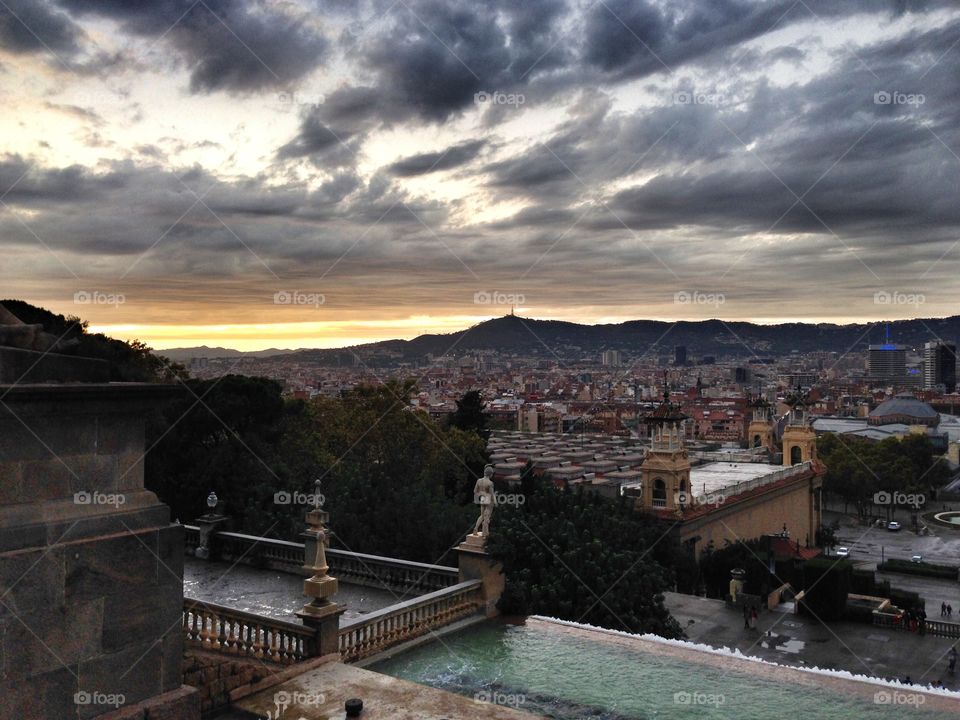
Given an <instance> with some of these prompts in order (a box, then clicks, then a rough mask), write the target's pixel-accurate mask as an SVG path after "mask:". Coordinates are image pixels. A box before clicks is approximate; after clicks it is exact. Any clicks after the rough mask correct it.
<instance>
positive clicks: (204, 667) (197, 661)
mask: <svg viewBox="0 0 960 720" xmlns="http://www.w3.org/2000/svg"><path fill="white" fill-rule="evenodd" d="M268 675H270V670H269V669H268V668H267V667H266V666H265V665H264V663H262V662H259V661H257V660H251V659H245V658H236V657H230V656H229V655H220V654H218V653H212V652H204V651H201V650H188V651H187V653H186V655H185V656H184V659H183V682H184V684H185V685H189V686H191V687H195V688H196V689H197V691H198V693H199V696H200V709H201V712H203V713H204V714H207V713H209V712H211V711H213V710H218V709H220V708H223V707H226V706H227V705H229V704H230V702H231V693H232V694H233V697H234V698H236V697H245V696H246V695H248V694H249V693H250V692H252V691H253V688H254V687H255V686H257V685H258V684H259V683H260V681H262V680H263V679H264V678H266V677H267V676H268Z"/></svg>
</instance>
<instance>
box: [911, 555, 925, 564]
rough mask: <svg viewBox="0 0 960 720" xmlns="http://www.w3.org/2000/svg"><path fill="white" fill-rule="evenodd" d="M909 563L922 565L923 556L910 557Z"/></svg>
mask: <svg viewBox="0 0 960 720" xmlns="http://www.w3.org/2000/svg"><path fill="white" fill-rule="evenodd" d="M910 562H914V563H922V562H923V555H913V556H911V557H910Z"/></svg>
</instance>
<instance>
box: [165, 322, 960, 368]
mask: <svg viewBox="0 0 960 720" xmlns="http://www.w3.org/2000/svg"><path fill="white" fill-rule="evenodd" d="M938 338H941V339H944V340H948V341H955V340H956V339H957V338H960V316H958V315H953V316H951V317H947V318H925V319H924V318H918V319H913V320H894V321H889V322H882V321H878V322H876V323H855V324H849V325H836V324H832V323H800V322H797V323H782V324H777V325H758V324H756V323H750V322H734V321H724V320H702V321H694V322H691V321H682V322H665V321H659V320H630V321H627V322H623V323H619V324H608V325H583V324H579V323H573V322H566V321H562V320H537V319H534V318H525V317H520V316H514V315H505V316H503V317H499V318H494V319H492V320H486V321H484V322H481V323H478V324H477V325H474V326H472V327H470V328H467V329H466V330H465V331H461V332H455V333H446V334H426V335H419V336H418V337H415V338H413V339H412V340H384V341H380V342H375V343H368V344H364V345H355V346H353V347H350V348H340V349H323V350H321V349H303V350H295V351H290V350H260V351H257V352H255V353H243V354H244V355H248V356H250V357H259V358H265V357H270V356H278V355H285V356H286V357H285V358H282V359H283V360H290V361H299V362H315V363H318V364H324V365H342V366H350V365H353V364H354V362H355V358H356V357H357V356H359V357H361V358H362V359H363V361H364V363H369V362H376V363H378V364H380V363H381V362H383V363H391V362H401V361H402V362H419V361H422V360H425V359H426V357H427V356H428V355H431V356H433V357H438V356H441V355H462V354H465V353H471V352H476V351H481V350H494V351H497V352H499V353H503V354H516V355H534V356H540V357H543V358H545V359H550V358H554V357H559V358H562V359H565V360H566V359H578V358H581V357H595V356H596V355H597V354H598V353H600V352H602V351H604V350H607V349H613V350H621V351H623V352H624V354H625V355H626V356H627V357H630V358H636V357H637V356H639V355H643V354H646V355H648V356H650V357H656V356H657V355H662V354H667V353H671V352H672V351H673V347H674V346H676V345H683V346H686V348H687V352H688V354H689V356H690V357H701V356H703V355H713V356H715V357H717V358H718V359H719V358H722V357H731V356H740V357H751V356H752V357H772V356H780V355H785V354H789V353H791V352H794V351H796V352H810V351H815V350H823V351H827V352H837V353H847V352H850V351H863V350H866V349H867V346H868V345H869V344H871V343H883V342H892V343H900V344H904V345H907V346H910V347H913V348H922V347H923V343H925V342H927V341H930V340H935V339H938ZM219 353H223V354H219ZM161 354H163V355H166V356H167V357H170V358H172V359H184V360H186V359H189V358H191V357H236V356H237V354H239V351H236V350H227V349H224V348H206V347H203V348H176V349H173V350H163V351H161ZM277 359H278V360H281V358H277Z"/></svg>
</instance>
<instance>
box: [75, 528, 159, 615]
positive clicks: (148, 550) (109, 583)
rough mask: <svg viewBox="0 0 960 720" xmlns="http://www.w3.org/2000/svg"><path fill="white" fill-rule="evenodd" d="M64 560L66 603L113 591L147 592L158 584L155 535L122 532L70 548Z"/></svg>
mask: <svg viewBox="0 0 960 720" xmlns="http://www.w3.org/2000/svg"><path fill="white" fill-rule="evenodd" d="M70 550H71V551H70V552H69V553H68V554H67V557H66V587H65V599H66V602H68V603H73V602H82V601H83V600H87V599H91V598H98V597H103V596H104V595H105V594H107V593H108V592H109V593H116V592H137V591H140V592H149V591H150V590H151V589H152V588H154V587H156V585H157V578H158V570H159V568H158V565H159V563H158V560H157V550H158V541H157V532H156V531H155V530H154V531H148V532H143V533H136V534H133V533H124V534H122V535H119V536H116V537H109V538H102V539H101V540H100V541H99V542H89V543H83V544H81V545H74V546H71V548H70Z"/></svg>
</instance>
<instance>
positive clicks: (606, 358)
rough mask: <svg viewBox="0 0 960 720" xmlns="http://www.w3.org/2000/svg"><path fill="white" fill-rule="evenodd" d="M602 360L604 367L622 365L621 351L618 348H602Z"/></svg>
mask: <svg viewBox="0 0 960 720" xmlns="http://www.w3.org/2000/svg"><path fill="white" fill-rule="evenodd" d="M602 361H603V366H604V367H622V366H623V353H622V352H620V351H619V350H604V351H603V356H602Z"/></svg>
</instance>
